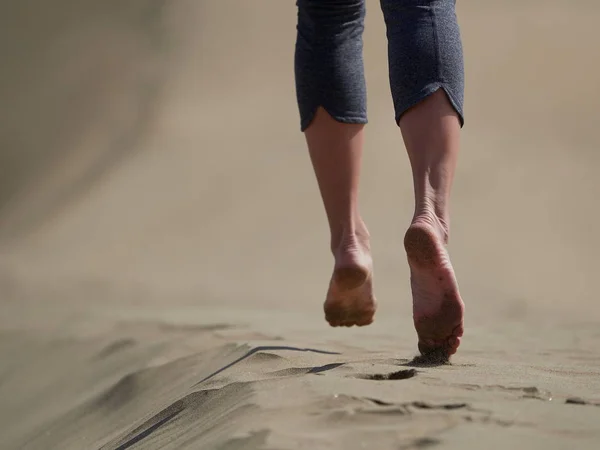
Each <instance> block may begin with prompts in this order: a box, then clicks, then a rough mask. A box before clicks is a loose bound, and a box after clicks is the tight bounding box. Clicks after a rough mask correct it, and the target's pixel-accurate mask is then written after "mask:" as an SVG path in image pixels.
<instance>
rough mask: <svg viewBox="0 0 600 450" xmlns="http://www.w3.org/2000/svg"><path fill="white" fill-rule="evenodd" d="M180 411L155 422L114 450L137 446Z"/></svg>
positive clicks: (124, 449)
mask: <svg viewBox="0 0 600 450" xmlns="http://www.w3.org/2000/svg"><path fill="white" fill-rule="evenodd" d="M181 411H183V409H179V410H177V411H174V412H172V413H171V414H169V415H168V416H167V417H165V418H163V419H161V420H159V421H158V422H156V423H155V424H154V425H152V426H151V427H149V428H148V429H146V430H144V431H142V432H141V433H139V434H137V435H136V436H134V437H132V438H131V439H129V440H128V441H127V442H125V443H124V444H121V445H119V446H118V447H117V448H116V449H115V450H126V449H128V448H129V447H131V446H132V445H134V444H137V443H138V442H139V441H141V440H142V439H145V438H147V437H148V436H150V435H151V434H152V433H154V432H155V431H156V430H157V429H159V428H160V427H161V426H163V425H164V424H166V423H167V422H169V421H171V420H172V419H174V418H175V417H177V416H178V415H179V414H180V413H181Z"/></svg>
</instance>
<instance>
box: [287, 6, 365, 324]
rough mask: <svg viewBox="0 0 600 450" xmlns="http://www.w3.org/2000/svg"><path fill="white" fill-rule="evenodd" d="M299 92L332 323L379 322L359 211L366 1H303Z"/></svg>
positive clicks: (327, 314)
mask: <svg viewBox="0 0 600 450" xmlns="http://www.w3.org/2000/svg"><path fill="white" fill-rule="evenodd" d="M297 5H298V34H297V41H296V54H295V71H296V91H297V96H298V106H299V110H300V119H301V130H302V131H303V132H304V133H305V136H306V141H307V144H308V149H309V153H310V158H311V161H312V164H313V168H314V171H315V175H316V177H317V182H318V185H319V190H320V192H321V197H322V200H323V204H324V206H325V212H326V213H327V218H328V222H329V228H330V235H331V241H330V245H331V252H332V253H333V256H334V260H335V264H334V268H333V275H332V277H331V281H330V284H329V288H328V291H327V296H326V300H325V305H324V309H325V317H326V319H327V321H328V322H329V323H330V324H331V325H332V326H352V325H358V326H362V325H368V324H370V323H371V322H372V321H373V315H374V313H375V299H374V296H373V292H372V261H371V252H370V246H369V233H368V231H367V228H366V226H365V224H364V222H363V221H362V219H361V216H360V213H359V210H358V183H359V176H360V165H361V158H362V151H363V140H364V125H365V123H366V122H367V112H366V106H367V105H366V86H365V78H364V73H363V58H362V32H363V28H364V17H365V4H364V0H298V1H297Z"/></svg>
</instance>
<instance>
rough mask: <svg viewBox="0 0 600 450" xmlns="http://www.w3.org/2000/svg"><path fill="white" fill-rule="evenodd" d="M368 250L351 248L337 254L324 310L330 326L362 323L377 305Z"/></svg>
mask: <svg viewBox="0 0 600 450" xmlns="http://www.w3.org/2000/svg"><path fill="white" fill-rule="evenodd" d="M371 267H372V264H371V259H370V256H368V253H367V252H362V251H350V252H345V253H344V254H341V255H337V256H336V266H335V268H334V270H333V275H332V277H331V281H330V283H329V290H328V291H327V298H326V300H325V305H324V310H325V319H326V320H327V322H329V325H331V326H332V327H351V326H353V325H357V326H359V327H360V326H365V325H369V324H371V323H372V322H373V317H374V315H375V310H376V309H377V306H376V301H375V297H374V296H373V276H372V268H371Z"/></svg>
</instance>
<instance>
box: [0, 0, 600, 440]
mask: <svg viewBox="0 0 600 450" xmlns="http://www.w3.org/2000/svg"><path fill="white" fill-rule="evenodd" d="M367 7H368V14H367V25H366V30H365V35H364V40H365V49H364V50H365V53H364V55H365V65H366V74H367V83H368V92H369V98H368V102H369V103H368V105H369V125H368V126H367V129H366V130H367V134H366V149H365V150H366V151H365V159H364V169H363V176H362V185H361V189H362V190H361V204H362V206H361V208H362V211H363V214H364V218H365V220H366V221H367V223H368V225H369V229H370V232H371V244H372V247H373V255H374V265H375V268H374V280H375V292H376V295H377V299H378V302H379V309H378V311H377V314H376V317H375V322H374V323H373V324H372V325H371V326H368V327H364V328H351V329H337V328H331V327H329V326H328V324H327V323H326V322H325V320H324V315H323V308H322V304H323V301H324V296H325V291H326V288H327V283H328V281H329V277H330V274H331V269H332V267H333V258H332V257H331V254H330V253H329V248H328V245H329V235H328V228H327V223H326V218H325V214H324V211H323V206H322V204H321V199H320V197H319V192H318V189H317V184H316V181H315V177H314V174H313V171H312V167H311V165H310V160H309V158H308V153H307V150H306V145H305V141H304V136H303V135H302V134H301V133H300V129H299V118H298V111H297V107H296V98H295V91H294V78H293V56H294V55H293V50H294V41H295V32H296V31H295V24H296V7H295V5H294V2H283V1H274V0H253V1H252V2H249V1H247V2H242V1H239V0H238V1H235V0H212V1H205V0H200V1H199V0H180V1H177V2H164V1H158V0H145V1H142V0H137V1H134V0H127V1H123V0H120V1H117V0H106V1H102V2H99V1H96V2H92V1H80V2H74V1H71V0H53V1H52V2H42V1H39V0H38V1H34V0H21V1H19V2H17V1H13V2H3V4H2V5H1V6H0V37H1V39H0V49H1V54H2V55H3V56H4V58H3V64H2V70H0V98H1V99H2V102H0V104H1V105H2V106H1V107H0V423H1V424H2V426H1V428H0V430H1V432H0V449H2V450H4V449H6V450H17V449H23V450H25V449H26V450H34V449H35V450H54V449H56V450H98V449H102V450H125V449H201V450H205V449H206V450H212V449H215V450H241V449H244V450H246V449H248V450H288V449H290V450H291V449H344V450H354V449H394V450H399V449H403V450H404V449H429V448H436V449H437V448H440V449H486V450H488V449H489V450H493V449H506V448H514V449H533V450H537V449H544V450H549V449H557V450H559V449H560V450H562V449H577V450H579V449H598V448H600V303H599V302H598V295H597V293H596V291H595V288H596V286H597V285H596V282H597V281H598V273H599V271H600V263H599V261H598V250H599V249H600V234H599V233H598V231H597V222H598V221H599V220H600V212H599V211H598V208H597V204H598V198H600V181H598V173H597V172H598V167H600V133H599V131H598V126H599V125H600V109H599V105H600V87H599V86H598V80H599V79H600V57H599V55H600V40H599V39H598V36H597V34H598V32H597V30H596V27H597V26H598V25H597V24H598V23H600V3H597V2H596V3H594V2H585V1H583V0H574V1H571V2H559V1H556V0H545V1H542V0H521V1H516V0H507V1H504V2H491V1H474V0H465V1H459V2H458V3H457V9H458V17H459V22H460V26H461V32H462V36H463V45H464V51H465V64H466V96H465V98H466V103H465V116H466V123H465V127H464V130H463V135H462V149H461V155H460V161H459V166H458V171H457V174H456V180H455V185H454V190H453V195H452V204H451V211H452V225H451V234H450V244H449V248H450V252H451V255H452V259H453V265H454V267H455V269H456V273H457V276H458V280H459V283H460V288H461V293H462V295H463V298H464V300H465V303H466V318H465V335H464V338H463V341H462V344H461V347H460V349H459V351H458V353H457V354H456V355H455V356H454V357H453V358H452V359H451V361H450V363H449V364H445V365H432V364H429V365H428V364H423V363H420V362H419V361H418V360H415V359H414V358H415V357H416V356H417V355H418V349H417V339H416V333H415V331H414V327H413V323H412V304H411V296H410V286H409V273H408V266H407V263H406V257H405V253H404V249H403V246H402V239H403V235H404V230H405V229H406V227H407V226H408V224H409V222H410V219H411V216H412V212H413V192H412V180H411V174H410V167H409V162H408V158H407V157H406V152H405V148H404V145H403V143H402V138H401V135H400V131H399V130H398V127H397V126H396V125H395V123H394V117H393V116H394V114H393V106H392V100H391V97H390V89H389V81H388V71H387V67H388V63H387V47H386V45H387V44H386V37H385V27H384V23H383V17H382V14H381V10H380V8H379V2H377V1H375V0H368V1H367Z"/></svg>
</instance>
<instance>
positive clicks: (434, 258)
mask: <svg viewBox="0 0 600 450" xmlns="http://www.w3.org/2000/svg"><path fill="white" fill-rule="evenodd" d="M446 236H447V233H446V231H445V230H444V227H443V225H442V224H441V223H440V221H439V220H438V219H437V218H436V217H435V215H433V214H424V215H421V216H418V217H416V218H415V219H414V220H413V222H412V224H411V226H410V227H409V228H408V230H407V232H406V234H405V236H404V247H405V250H406V255H407V258H408V264H409V267H410V284H411V290H412V296H413V320H414V324H415V328H416V330H417V335H418V338H419V350H420V351H421V353H422V354H424V355H428V354H432V353H436V354H443V355H446V356H450V355H453V354H454V353H456V350H457V348H458V346H459V345H460V338H461V336H462V335H463V314H464V303H463V301H462V299H461V297H460V293H459V290H458V283H457V281H456V277H455V275H454V269H453V268H452V264H451V262H450V258H449V255H448V252H447V250H446V240H447V237H446Z"/></svg>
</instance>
